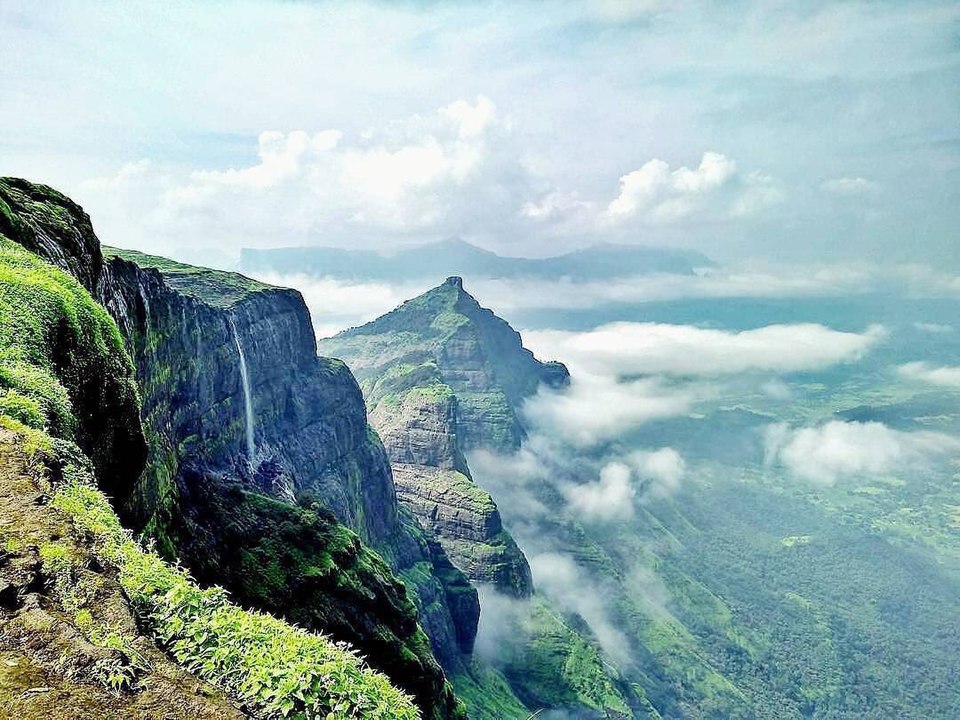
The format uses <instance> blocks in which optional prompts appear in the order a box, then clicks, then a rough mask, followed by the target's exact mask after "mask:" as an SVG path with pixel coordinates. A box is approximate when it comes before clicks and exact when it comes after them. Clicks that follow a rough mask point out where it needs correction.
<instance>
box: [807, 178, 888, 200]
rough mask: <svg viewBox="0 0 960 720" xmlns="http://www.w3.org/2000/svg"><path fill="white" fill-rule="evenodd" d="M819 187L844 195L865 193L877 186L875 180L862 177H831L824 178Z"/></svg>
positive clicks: (872, 190)
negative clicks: (829, 178)
mask: <svg viewBox="0 0 960 720" xmlns="http://www.w3.org/2000/svg"><path fill="white" fill-rule="evenodd" d="M820 187H821V188H822V189H823V190H825V191H826V192H828V193H832V194H834V195H846V196H852V195H866V194H867V193H871V192H874V191H875V190H877V188H878V186H877V184H876V183H875V182H871V181H870V180H867V179H866V178H862V177H841V178H833V179H831V180H825V181H824V182H823V183H821V185H820Z"/></svg>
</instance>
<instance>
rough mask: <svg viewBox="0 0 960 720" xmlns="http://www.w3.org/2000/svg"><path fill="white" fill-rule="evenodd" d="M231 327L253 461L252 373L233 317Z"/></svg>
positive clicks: (249, 451)
mask: <svg viewBox="0 0 960 720" xmlns="http://www.w3.org/2000/svg"><path fill="white" fill-rule="evenodd" d="M230 327H231V328H232V329H233V341H234V343H236V345H237V355H238V356H239V357H240V382H241V384H242V385H243V411H244V415H245V416H246V421H247V460H249V461H250V462H251V463H252V462H253V459H254V455H255V453H256V450H257V446H256V443H255V442H254V439H253V398H252V397H251V396H250V373H249V372H248V371H247V358H246V357H245V356H244V354H243V345H242V344H241V343H240V335H239V333H237V325H236V323H235V322H234V321H233V320H232V319H231V320H230Z"/></svg>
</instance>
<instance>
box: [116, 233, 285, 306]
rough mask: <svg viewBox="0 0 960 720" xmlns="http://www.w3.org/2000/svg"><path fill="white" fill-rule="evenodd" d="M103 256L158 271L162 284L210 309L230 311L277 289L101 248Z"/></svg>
mask: <svg viewBox="0 0 960 720" xmlns="http://www.w3.org/2000/svg"><path fill="white" fill-rule="evenodd" d="M103 256H104V258H105V259H106V260H109V259H110V258H112V257H118V258H121V259H123V260H128V261H130V262H132V263H135V264H137V265H139V266H140V267H143V268H152V269H154V270H159V271H160V272H161V273H163V276H164V278H165V279H166V281H167V282H168V283H170V285H172V286H173V287H175V288H176V289H177V290H179V291H180V292H182V293H183V294H184V295H188V296H190V297H195V298H197V299H198V300H202V301H203V302H205V303H207V304H209V305H212V306H214V307H230V306H232V305H235V304H236V303H238V302H239V301H241V300H243V299H245V298H247V297H248V296H249V295H250V294H252V293H260V292H272V291H275V290H276V289H277V288H276V287H274V286H272V285H266V284H264V283H262V282H258V281H256V280H253V279H251V278H248V277H246V276H244V275H240V274H238V273H232V272H224V271H222V270H211V269H210V268H203V267H197V266H195V265H185V264H183V263H179V262H176V261H175V260H170V259H168V258H164V257H159V256H157V255H148V254H146V253H142V252H138V251H136V250H122V249H119V248H112V247H106V246H104V247H103Z"/></svg>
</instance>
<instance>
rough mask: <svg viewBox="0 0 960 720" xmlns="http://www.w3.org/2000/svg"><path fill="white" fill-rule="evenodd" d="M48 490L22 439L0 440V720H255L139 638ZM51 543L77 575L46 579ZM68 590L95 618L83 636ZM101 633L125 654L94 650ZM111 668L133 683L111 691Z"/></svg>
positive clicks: (112, 584)
mask: <svg viewBox="0 0 960 720" xmlns="http://www.w3.org/2000/svg"><path fill="white" fill-rule="evenodd" d="M44 484H45V483H44V481H43V480H42V475H41V474H40V473H39V472H38V470H37V469H36V468H32V467H31V466H30V462H29V460H28V458H27V456H26V455H25V454H24V452H23V451H22V449H21V448H20V447H19V445H18V442H17V439H16V437H15V436H14V435H13V434H11V433H9V432H7V431H5V430H0V719H2V720H6V719H7V718H9V719H10V720H25V719H29V718H43V719H44V720H86V719H89V720H112V719H113V718H117V719H120V718H123V719H124V720H126V719H128V718H129V719H130V720H181V719H182V720H233V719H239V718H245V717H251V716H250V714H248V713H245V712H243V711H241V710H240V709H238V708H237V707H236V706H235V705H234V704H233V703H232V702H231V701H230V699H229V698H228V697H226V696H225V695H224V694H223V693H222V692H220V691H218V690H217V689H215V688H213V687H212V686H210V685H209V684H207V683H204V682H202V681H200V680H198V679H197V678H196V677H194V676H192V675H190V674H189V673H187V672H186V671H184V670H183V669H182V668H180V667H179V666H178V665H176V664H175V663H174V662H173V661H172V660H170V659H169V658H168V657H167V656H166V655H165V654H164V653H163V652H161V651H160V650H159V649H158V648H157V646H156V645H155V644H154V643H153V642H152V641H151V640H150V639H149V638H148V637H146V636H144V635H143V634H142V633H141V631H140V629H139V628H138V627H137V623H136V620H135V618H134V616H133V614H132V612H131V609H130V605H129V603H128V601H127V598H126V597H125V596H124V594H123V591H122V589H121V588H120V585H119V583H118V582H117V581H116V580H115V579H114V577H113V576H112V573H111V571H110V569H105V568H102V567H100V565H99V563H98V562H97V560H96V558H95V557H94V556H93V554H92V553H91V552H90V549H89V547H87V546H86V545H85V544H84V542H83V540H82V538H81V537H80V536H79V535H78V534H77V533H76V531H75V530H74V528H73V526H72V524H71V523H70V522H69V519H68V518H67V517H66V516H65V515H63V514H62V513H60V512H59V511H57V510H55V509H54V508H52V507H51V506H50V505H49V499H50V498H49V494H48V493H49V490H47V489H45V488H44ZM51 543H56V544H57V545H59V546H61V547H64V548H66V550H67V552H68V554H69V556H70V559H71V561H72V566H73V568H74V569H73V570H72V571H70V572H68V573H67V574H66V575H62V574H58V576H57V577H49V576H47V575H46V574H45V573H44V571H43V568H42V563H41V560H40V548H41V547H44V546H49V545H50V544H51ZM58 584H59V585H58ZM64 585H67V587H66V589H67V590H68V591H71V592H73V593H75V596H78V597H80V598H81V600H80V602H81V606H82V608H83V609H84V610H86V611H88V612H89V613H90V616H89V617H91V618H92V623H89V620H87V623H88V624H85V625H84V628H85V630H82V629H81V628H80V627H78V618H77V611H76V609H75V608H74V609H72V612H71V611H67V610H66V609H65V608H64V606H63V603H62V601H61V599H60V598H61V597H62V593H63V590H64V589H65V588H64ZM58 591H59V592H58ZM98 631H99V634H100V635H102V634H103V633H105V632H115V633H117V634H119V635H120V636H121V637H123V638H124V647H123V650H117V649H112V648H109V647H103V646H102V645H103V643H99V644H97V643H94V642H91V637H90V636H91V635H97V634H98ZM105 666H111V667H120V668H122V669H124V671H125V672H127V673H129V675H130V676H131V677H132V681H131V682H130V683H129V687H128V688H126V689H123V690H111V689H108V687H106V685H105V684H104V681H103V668H104V667H105Z"/></svg>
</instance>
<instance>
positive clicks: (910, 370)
mask: <svg viewBox="0 0 960 720" xmlns="http://www.w3.org/2000/svg"><path fill="white" fill-rule="evenodd" d="M898 370H899V371H900V374H901V375H902V376H903V377H905V378H908V379H910V380H920V381H921V382H926V383H930V384H931V385H941V386H943V387H952V388H960V367H955V366H950V365H941V366H939V367H938V366H936V365H931V364H930V363H927V362H911V363H906V364H905V365H901V366H900V367H899V368H898Z"/></svg>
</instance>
